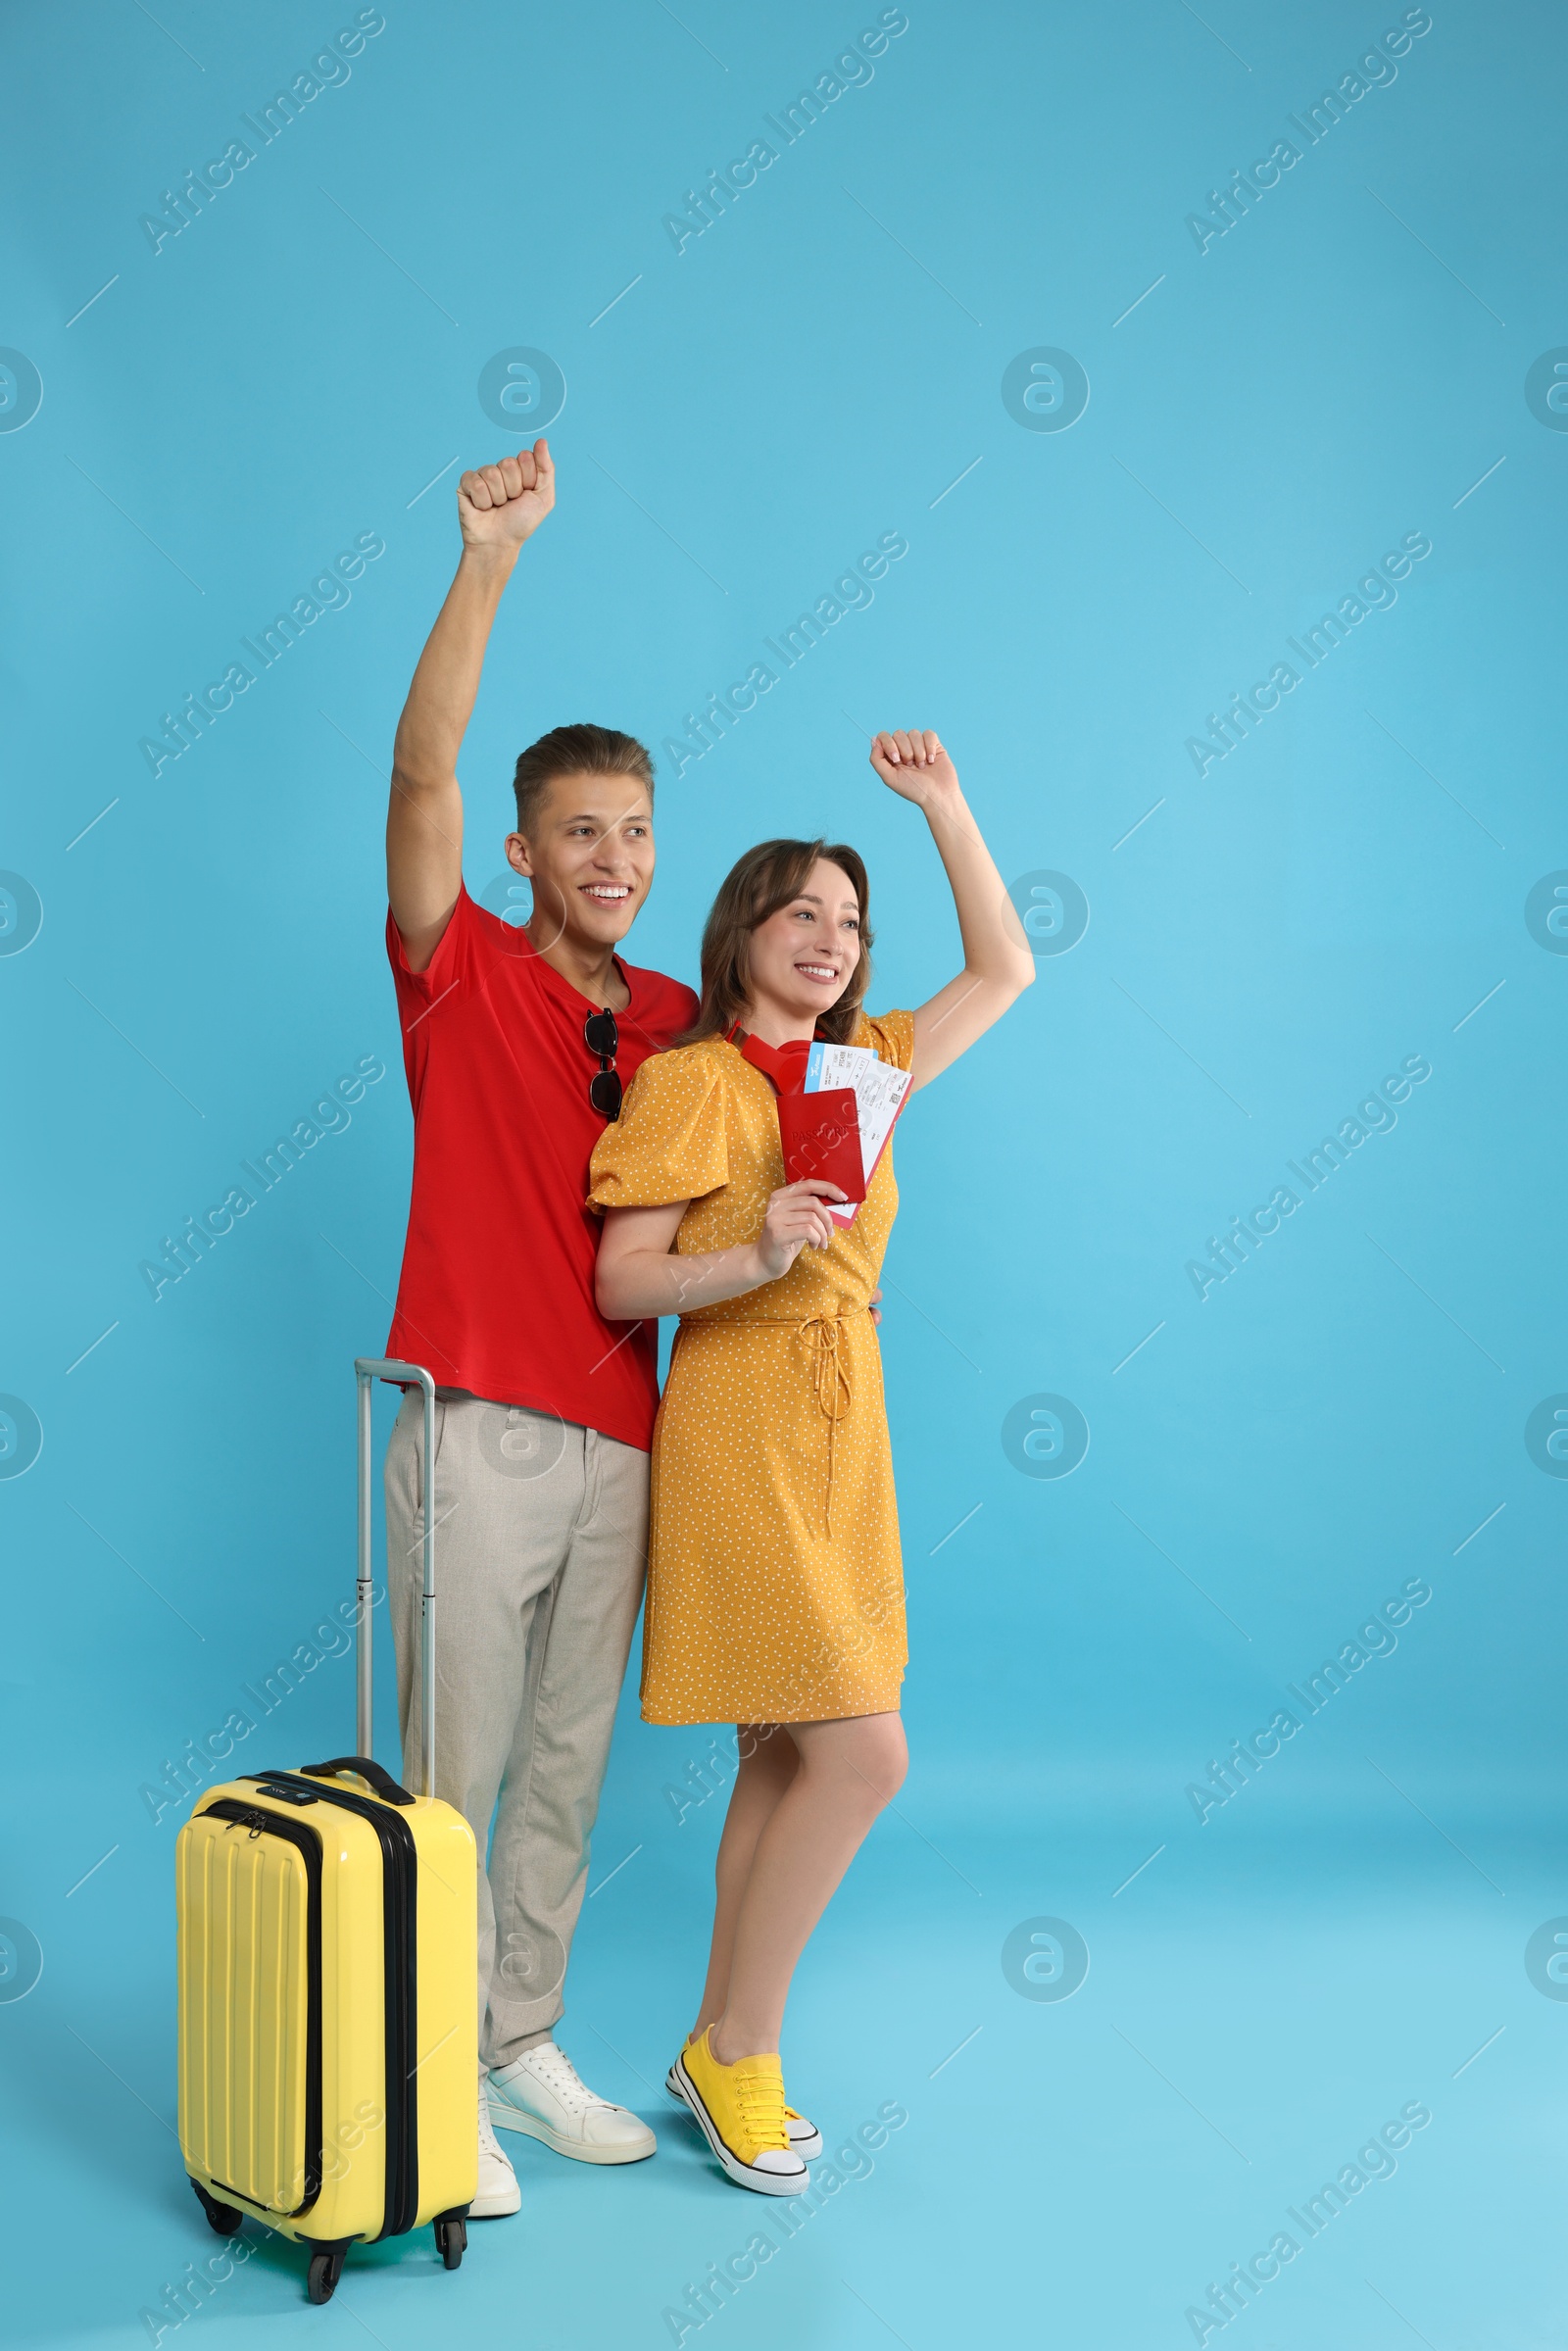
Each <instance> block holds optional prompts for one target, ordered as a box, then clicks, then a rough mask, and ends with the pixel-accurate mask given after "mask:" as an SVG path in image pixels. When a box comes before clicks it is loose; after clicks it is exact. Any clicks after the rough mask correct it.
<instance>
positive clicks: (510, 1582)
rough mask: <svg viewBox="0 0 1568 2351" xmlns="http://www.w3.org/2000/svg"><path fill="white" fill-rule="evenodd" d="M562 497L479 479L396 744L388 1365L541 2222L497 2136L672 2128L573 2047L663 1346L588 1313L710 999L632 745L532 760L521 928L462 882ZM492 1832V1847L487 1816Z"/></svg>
mask: <svg viewBox="0 0 1568 2351" xmlns="http://www.w3.org/2000/svg"><path fill="white" fill-rule="evenodd" d="M554 504H555V470H554V467H553V465H552V464H551V459H550V452H549V449H548V447H547V446H546V444H545V443H544V442H543V441H538V442H536V443H535V445H534V447H533V450H532V451H531V452H529V451H527V450H524V451H521V452H519V454H518V455H517V456H516V457H513V458H504V459H502V461H501V462H500V464H499V465H485V466H481V467H480V469H479V470H478V472H476V473H465V474H464V476H463V478H462V480H461V482H460V483H459V485H458V518H459V521H460V523H461V525H462V530H463V556H462V560H461V562H460V563H459V564H458V572H457V577H456V579H455V580H454V581H453V584H452V588H451V590H450V592H449V594H448V596H447V600H446V603H445V604H444V605H443V607H442V609H441V614H440V617H439V619H438V620H437V621H436V624H435V627H434V628H433V629H432V631H431V633H430V638H429V642H428V643H427V645H426V646H425V649H424V652H423V654H422V655H421V656H420V659H419V665H418V667H417V670H416V671H415V673H414V683H413V685H412V686H411V688H410V690H409V699H408V703H407V705H406V707H405V709H404V711H403V716H402V719H401V721H400V722H399V726H398V733H397V745H396V749H395V752H394V757H393V770H392V798H391V806H390V808H389V810H388V815H387V835H386V859H387V896H388V899H389V901H390V914H389V917H388V922H387V951H388V954H389V955H390V957H391V961H392V970H393V975H394V978H395V980H396V983H397V993H398V1009H399V1015H400V1018H401V1021H402V1026H403V1043H404V1059H405V1062H406V1065H407V1069H408V1078H409V1091H410V1094H411V1096H412V1098H413V1102H414V1192H413V1200H412V1202H411V1205H410V1212H409V1231H408V1241H407V1244H406V1247H405V1250H404V1257H403V1273H402V1279H401V1281H400V1283H399V1287H398V1299H397V1311H396V1315H395V1318H394V1320H393V1324H392V1331H391V1336H390V1337H389V1339H388V1341H387V1351H388V1353H389V1354H391V1355H396V1356H401V1357H402V1358H404V1360H406V1361H413V1362H416V1363H422V1364H424V1365H425V1366H426V1367H427V1369H428V1370H429V1371H430V1372H431V1373H432V1374H433V1375H434V1378H435V1380H436V1384H437V1403H436V1460H435V1468H434V1472H433V1477H432V1486H433V1494H431V1496H430V1497H429V1502H428V1506H429V1507H430V1508H432V1509H433V1511H434V1513H435V1517H436V1521H437V1524H438V1525H439V1527H440V1530H441V1532H440V1538H439V1544H438V1549H439V1567H438V1581H439V1586H440V1595H441V1597H440V1606H439V1609H438V1611H437V1625H438V1628H439V1629H438V1633H437V1642H436V1680H437V1685H438V1689H439V1693H440V1697H439V1713H438V1717H437V1736H436V1791H435V1792H436V1793H437V1794H438V1795H440V1796H444V1797H445V1798H446V1799H447V1801H448V1802H449V1803H453V1804H456V1805H457V1806H458V1807H459V1809H460V1810H461V1811H462V1812H464V1813H465V1814H466V1817H467V1819H468V1821H469V1823H470V1824H471V1826H472V1829H473V1833H474V1837H475V1838H476V1839H477V1841H478V1846H479V1852H480V1856H481V1860H483V1858H484V1856H485V1852H486V1846H487V1843H488V1845H489V1859H488V1869H487V1870H482V1871H481V1874H480V1879H479V1987H478V1996H479V2047H480V2067H481V2071H480V2076H479V2192H478V2198H477V2200H476V2202H475V2203H474V2204H473V2206H472V2207H471V2210H472V2212H473V2214H474V2215H475V2217H480V2218H483V2217H487V2216H493V2215H496V2214H501V2213H509V2212H515V2211H516V2209H517V2207H518V2203H519V2201H520V2198H519V2195H518V2190H517V2183H516V2180H515V2175H514V2173H513V2170H512V2166H511V2164H510V2163H509V2162H508V2160H507V2158H506V2156H505V2155H504V2154H503V2153H502V2151H501V2148H500V2146H499V2144H498V2143H497V2140H496V2136H495V2131H494V2129H493V2124H494V2123H500V2124H501V2125H502V2127H503V2128H504V2129H509V2130H513V2131H526V2132H528V2133H530V2134H531V2135H532V2136H533V2137H535V2138H538V2139H542V2140H543V2141H544V2143H545V2144H546V2145H547V2146H549V2147H553V2148H555V2149H556V2151H557V2152H558V2153H560V2154H562V2155H567V2156H572V2157H574V2158H576V2159H577V2160H578V2161H579V2162H583V2163H635V2162H637V2161H638V2160H639V2159H640V2158H642V2157H644V2156H647V2155H652V2153H653V2152H654V2145H655V2141H654V2134H653V2132H652V2131H650V2130H649V2129H648V2128H647V2126H646V2125H645V2124H644V2123H642V2122H641V2121H639V2119H638V2118H637V2116H636V2115H634V2114H632V2113H630V2112H628V2111H627V2109H626V2108H624V2107H620V2106H615V2105H613V2104H611V2103H610V2102H609V2101H608V2100H606V2099H603V2098H599V2097H596V2096H595V2095H594V2093H593V2092H592V2091H591V2090H590V2089H588V2088H587V2087H586V2085H585V2084H584V2083H583V2082H581V2081H580V2080H579V2078H578V2076H577V2073H576V2071H575V2069H574V2068H573V2066H572V2064H571V2062H570V2060H569V2059H568V2058H567V2057H566V2056H565V2055H564V2052H563V2051H562V2050H561V2049H559V2048H558V2047H557V2046H556V2043H555V2040H554V2037H553V2028H554V2026H555V2025H556V2023H557V2022H558V2021H559V2019H560V2017H561V2015H562V2013H563V2000H562V1988H561V1987H562V1981H563V1978H564V1975H565V1969H566V1956H567V1952H568V1950H569V1947H570V1943H571V1935H572V1930H573V1928H574V1927H575V1925H576V1923H577V1914H578V1912H579V1910H580V1909H581V1907H582V1897H583V1887H584V1884H585V1881H586V1878H587V1870H588V1838H589V1833H590V1831H591V1830H592V1827H593V1823H594V1816H595V1813H596V1811H597V1809H598V1803H599V1790H600V1785H601V1783H602V1781H603V1779H604V1772H605V1763H606V1758H607V1756H608V1754H609V1749H610V1735H611V1727H612V1724H613V1717H614V1710H615V1702H616V1698H617V1696H618V1694H619V1690H620V1685H621V1677H622V1675H623V1673H624V1670H625V1664H626V1654H627V1650H628V1648H629V1646H630V1642H631V1634H632V1627H633V1624H634V1622H635V1619H636V1615H637V1608H638V1603H639V1600H640V1598H641V1594H642V1588H643V1575H644V1565H645V1560H644V1553H645V1549H646V1543H647V1521H648V1455H649V1448H650V1446H651V1445H652V1442H653V1428H654V1411H655V1406H656V1404H657V1401H658V1387H657V1369H656V1351H655V1336H654V1334H655V1326H654V1325H653V1324H649V1323H637V1322H630V1323H610V1322H607V1321H605V1319H604V1318H603V1316H602V1315H601V1314H600V1313H599V1311H598V1308H597V1306H596V1305H595V1302H594V1261H595V1250H596V1245H597V1241H598V1229H597V1220H596V1219H595V1218H593V1217H592V1216H591V1215H590V1214H589V1213H588V1211H587V1210H586V1209H585V1207H584V1204H583V1202H584V1199H585V1196H586V1193H587V1190H588V1161H589V1156H590V1153H591V1152H592V1150H593V1146H594V1143H595V1142H596V1140H597V1138H598V1136H599V1134H600V1132H601V1131H602V1129H603V1127H604V1125H605V1123H606V1121H607V1120H608V1119H612V1118H613V1117H614V1116H615V1115H616V1113H617V1111H618V1109H619V1106H620V1095H621V1089H622V1086H623V1084H624V1083H625V1082H626V1081H628V1080H629V1079H630V1077H631V1075H632V1072H633V1071H634V1070H635V1069H636V1068H637V1066H638V1065H639V1063H640V1062H642V1061H643V1060H644V1059H645V1058H646V1057H647V1055H648V1054H649V1053H658V1052H661V1051H662V1049H663V1048H664V1047H665V1046H667V1045H668V1044H669V1043H670V1041H671V1039H672V1037H673V1036H674V1035H675V1034H676V1033H677V1032H678V1031H679V1030H681V1029H683V1028H685V1027H686V1026H688V1025H689V1023H690V1022H691V1020H692V1019H693V1017H694V1015H695V1013H696V1009H697V1000H696V998H695V997H694V996H693V994H692V992H691V990H690V989H689V988H684V987H682V986H680V985H679V984H678V983H677V982H676V981H674V980H669V979H665V978H664V977H663V976H662V974H661V973H659V972H655V971H639V970H637V969H636V968H634V967H633V966H632V965H630V964H626V963H622V962H620V961H619V960H618V959H617V957H616V955H615V947H616V945H617V943H618V942H619V941H620V940H621V939H623V938H624V937H625V935H626V933H627V931H628V930H629V929H630V928H631V924H632V920H633V917H634V916H635V914H636V912H637V909H638V907H639V906H641V905H642V903H643V900H644V899H645V898H646V897H647V895H648V889H649V885H650V883H651V881H652V879H653V871H654V840H653V777H652V770H651V765H650V761H649V758H648V754H647V752H646V751H644V749H643V747H642V746H641V744H639V743H636V742H634V741H633V740H632V739H631V737H630V736H627V735H622V734H618V733H615V732H613V730H610V729H606V728H603V727H596V726H565V727H558V728H557V729H556V730H555V732H554V733H552V734H549V735H546V736H544V737H543V738H542V739H541V741H539V742H538V743H535V744H534V745H533V746H532V747H531V749H529V750H527V751H525V752H524V753H523V754H522V756H521V758H520V759H518V761H517V768H516V776H515V791H516V801H517V829H516V831H515V832H514V833H510V834H509V835H508V836H507V843H506V854H507V859H508V862H509V863H510V864H511V865H512V867H513V868H514V870H515V872H517V873H519V874H522V875H525V876H526V877H527V878H528V879H529V880H530V881H531V883H532V885H533V911H532V913H531V915H530V916H529V919H528V921H527V923H526V924H525V925H524V926H523V927H522V928H521V929H520V930H514V929H512V928H511V927H509V925H508V924H506V923H504V922H502V921H500V920H499V919H498V918H497V917H496V916H495V915H493V914H489V913H486V912H485V911H484V910H483V909H482V908H481V907H479V906H475V905H474V903H473V901H472V900H471V899H470V898H469V897H468V895H467V893H466V890H465V889H464V886H463V796H462V793H461V791H460V789H459V785H458V778H457V757H458V750H459V747H460V745H461V744H462V741H463V737H464V732H465V730H466V726H467V723H468V719H469V716H470V714H471V712H472V710H473V703H474V696H475V694H476V693H477V691H478V685H479V673H480V670H481V667H482V665H483V661H484V651H485V645H486V642H487V640H488V638H489V634H490V629H491V625H492V623H493V621H494V619H495V615H496V612H497V609H498V607H499V605H500V602H501V596H502V592H503V590H504V589H505V587H506V584H507V581H508V579H509V578H510V577H511V574H512V568H513V565H514V564H515V562H516V560H517V556H518V553H519V551H520V549H521V547H522V544H523V542H524V540H525V539H527V538H528V537H529V536H530V535H531V534H532V532H533V531H534V530H536V529H537V528H538V526H539V524H540V523H541V522H542V521H543V520H544V518H545V516H546V515H547V514H549V513H550V511H551V508H552V507H553V506H554ZM421 1432H422V1406H421V1405H420V1403H419V1398H418V1396H417V1392H416V1393H411V1394H410V1395H409V1396H406V1398H405V1400H404V1406H403V1409H402V1411H401V1412H400V1414H399V1415H398V1420H397V1425H396V1428H395V1430H394V1432H393V1436H392V1441H391V1444H390V1445H389V1447H388V1451H387V1461H386V1504H387V1546H388V1554H389V1567H388V1589H389V1592H390V1594H391V1597H392V1605H393V1623H394V1630H395V1634H396V1639H397V1649H398V1695H399V1703H400V1713H401V1719H402V1725H403V1736H404V1752H405V1754H406V1756H407V1757H409V1758H410V1762H411V1765H412V1760H413V1758H414V1757H416V1756H417V1754H418V1751H419V1739H420V1729H419V1720H418V1716H419V1691H418V1678H417V1671H416V1648H417V1618H418V1605H419V1602H418V1588H419V1580H420V1578H419V1566H420V1543H421V1540H422V1533H423V1524H424V1511H425V1508H426V1506H427V1501H426V1495H425V1492H424V1469H423V1464H422V1461H421V1459H420V1454H421V1450H422V1444H421ZM492 1815H494V1824H495V1826H494V1837H493V1839H492V1837H491V1820H492Z"/></svg>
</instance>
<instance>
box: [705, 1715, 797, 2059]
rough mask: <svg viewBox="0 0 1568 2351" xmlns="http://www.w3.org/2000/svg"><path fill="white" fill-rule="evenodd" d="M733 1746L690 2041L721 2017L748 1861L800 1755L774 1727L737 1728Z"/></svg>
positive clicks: (783, 1732) (780, 1728)
mask: <svg viewBox="0 0 1568 2351" xmlns="http://www.w3.org/2000/svg"><path fill="white" fill-rule="evenodd" d="M735 1744H736V1748H737V1751H738V1753H739V1758H740V1760H739V1763H738V1766H737V1768H736V1773H735V1785H734V1787H733V1788H731V1789H730V1791H729V1808H728V1810H727V1811H726V1812H725V1815H724V1833H723V1835H722V1836H721V1837H720V1838H719V1840H718V1858H717V1860H716V1861H715V1863H714V1865H713V1879H714V1884H715V1886H716V1889H717V1891H716V1898H715V1900H714V1903H713V1938H712V1941H711V1944H710V1946H709V1955H708V1982H707V1983H706V1984H704V1986H703V2004H702V2007H701V2008H700V2009H699V2010H698V2012H697V2022H696V2024H695V2025H694V2026H693V2027H692V2038H693V2039H694V2040H695V2039H696V2038H697V2035H698V2034H699V2033H701V2032H702V2030H703V2028H704V2027H705V2026H706V2025H711V2024H713V2023H714V2022H715V2021H716V2019H717V2018H719V2017H721V2016H722V2015H723V2013H724V2003H725V2001H726V2000H727V1999H728V1997H729V1973H730V1963H731V1958H732V1955H733V1953H734V1949H735V1927H736V1922H737V1921H738V1919H739V1917H740V1909H741V1899H742V1896H743V1895H744V1894H745V1891H746V1882H747V1879H748V1878H749V1877H750V1875H751V1868H752V1856H753V1854H754V1853H755V1852H756V1850H757V1840H758V1838H759V1837H760V1836H761V1834H762V1831H763V1829H764V1828H765V1827H766V1825H767V1823H768V1820H769V1819H770V1818H771V1816H772V1812H773V1807H774V1806H775V1805H776V1804H777V1802H778V1800H779V1798H780V1796H781V1795H782V1794H783V1793H784V1790H785V1789H786V1788H788V1787H789V1785H790V1782H791V1781H792V1780H793V1779H794V1777H795V1774H796V1771H797V1769H798V1768H799V1765H800V1760H801V1754H800V1749H799V1748H798V1747H797V1745H796V1744H795V1741H794V1739H792V1738H791V1737H790V1735H789V1733H788V1731H786V1730H785V1729H784V1727H783V1725H782V1724H779V1723H737V1724H736V1726H735ZM749 2053H750V2052H748V2054H749Z"/></svg>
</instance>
